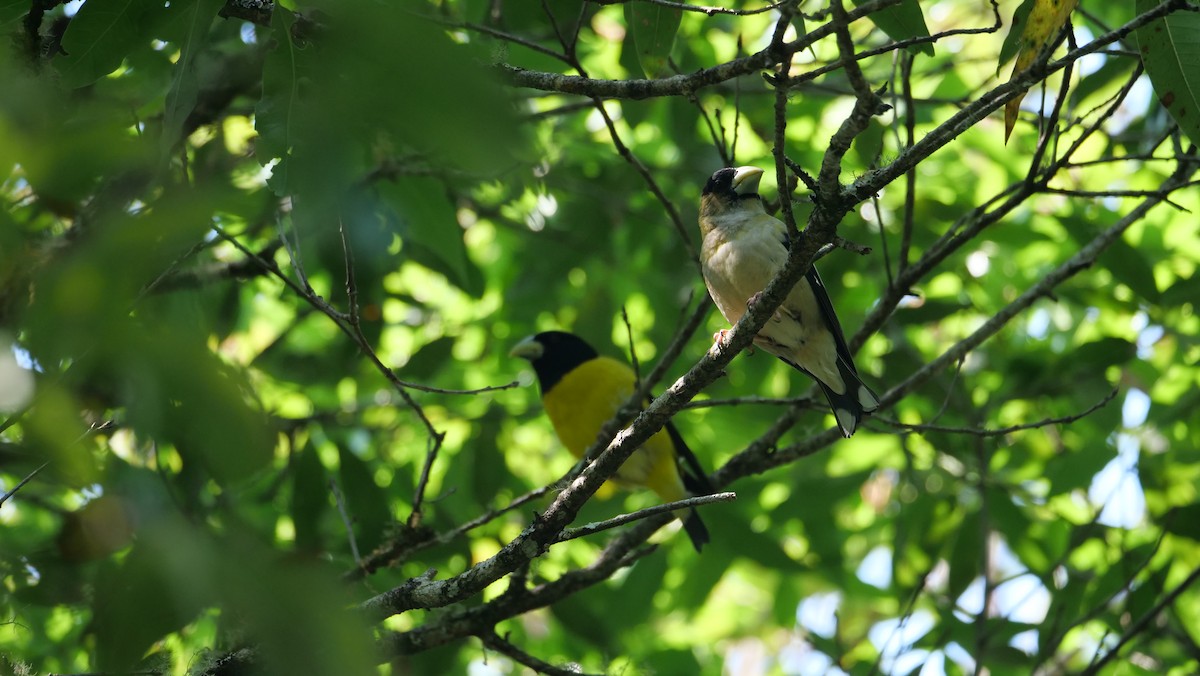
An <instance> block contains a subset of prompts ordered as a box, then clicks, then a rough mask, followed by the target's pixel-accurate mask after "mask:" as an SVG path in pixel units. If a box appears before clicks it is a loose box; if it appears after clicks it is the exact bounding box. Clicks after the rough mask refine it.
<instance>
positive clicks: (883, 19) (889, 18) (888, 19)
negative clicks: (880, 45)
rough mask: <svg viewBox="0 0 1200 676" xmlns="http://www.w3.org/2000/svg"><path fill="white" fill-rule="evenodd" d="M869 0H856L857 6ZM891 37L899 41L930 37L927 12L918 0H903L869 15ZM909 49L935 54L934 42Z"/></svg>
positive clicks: (930, 54)
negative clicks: (923, 11) (925, 12)
mask: <svg viewBox="0 0 1200 676" xmlns="http://www.w3.org/2000/svg"><path fill="white" fill-rule="evenodd" d="M866 3H867V0H854V6H855V7H861V6H862V5H865V4H866ZM868 18H869V19H871V21H872V22H873V23H874V24H875V25H876V26H878V27H879V30H881V31H883V32H884V34H886V35H887V36H888V37H889V38H891V39H893V40H895V41H897V42H899V41H900V40H908V39H910V38H924V37H929V28H928V27H927V26H926V25H925V14H924V13H922V12H921V5H920V3H919V2H918V1H917V0H903V2H901V3H900V4H898V5H892V6H891V7H888V8H885V9H882V10H880V11H878V12H873V13H871V14H870V15H869V16H868ZM908 49H909V51H915V52H920V53H922V54H926V55H929V56H933V55H934V49H933V43H932V42H925V43H921V44H919V45H913V46H911V47H909V48H908Z"/></svg>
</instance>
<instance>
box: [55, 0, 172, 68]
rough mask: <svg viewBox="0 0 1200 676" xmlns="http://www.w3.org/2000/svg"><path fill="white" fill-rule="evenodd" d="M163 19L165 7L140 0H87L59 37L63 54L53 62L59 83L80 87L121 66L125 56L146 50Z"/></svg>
mask: <svg viewBox="0 0 1200 676" xmlns="http://www.w3.org/2000/svg"><path fill="white" fill-rule="evenodd" d="M166 16H167V10H166V4H165V3H161V2H143V1H142V0H88V2H85V3H83V6H82V7H80V8H79V12H78V13H76V14H75V16H74V17H73V18H72V19H71V24H70V26H68V28H67V32H66V33H65V34H64V35H63V41H62V48H63V51H64V52H66V55H65V56H63V57H62V58H61V59H56V61H55V63H56V64H57V67H58V72H59V75H61V76H62V82H63V84H65V85H66V86H68V87H71V88H75V87H82V86H84V85H88V84H91V83H93V82H95V81H96V80H98V79H100V78H102V77H104V76H105V75H108V74H109V73H111V72H113V71H114V70H116V69H117V68H119V67H120V66H121V62H122V61H123V60H124V59H125V56H126V54H128V53H129V51H130V50H132V49H136V48H139V47H141V48H145V49H149V46H150V40H151V38H153V37H155V35H156V34H155V31H156V30H157V29H158V28H159V25H160V23H161V22H162V20H163V19H165V18H166Z"/></svg>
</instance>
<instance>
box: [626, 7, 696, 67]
mask: <svg viewBox="0 0 1200 676" xmlns="http://www.w3.org/2000/svg"><path fill="white" fill-rule="evenodd" d="M624 7H625V25H626V26H627V27H628V29H629V33H630V34H631V35H632V36H633V44H634V47H635V48H636V50H637V58H638V62H639V63H640V64H641V66H642V72H643V73H645V74H646V77H648V78H659V77H667V76H669V75H671V74H672V71H671V66H670V57H671V47H672V46H674V44H675V33H676V32H678V30H679V22H680V20H681V19H682V18H683V10H679V9H675V8H672V7H664V6H662V5H658V4H650V3H641V2H627V3H625V5H624Z"/></svg>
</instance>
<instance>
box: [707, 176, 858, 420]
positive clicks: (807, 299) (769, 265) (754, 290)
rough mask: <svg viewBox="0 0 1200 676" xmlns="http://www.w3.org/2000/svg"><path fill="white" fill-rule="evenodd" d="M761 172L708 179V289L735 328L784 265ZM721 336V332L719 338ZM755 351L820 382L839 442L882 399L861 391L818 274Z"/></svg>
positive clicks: (797, 291) (782, 236) (786, 305)
mask: <svg viewBox="0 0 1200 676" xmlns="http://www.w3.org/2000/svg"><path fill="white" fill-rule="evenodd" d="M762 173H763V172H762V170H761V169H759V168H757V167H738V168H736V169H734V168H726V169H721V170H719V171H717V172H716V173H715V174H713V175H712V178H710V179H708V183H707V184H705V186H704V192H703V194H702V195H701V197H700V235H701V237H703V238H704V243H703V247H702V249H701V251H700V263H701V270H702V272H703V274H704V284H705V285H706V286H707V287H708V293H709V294H710V295H711V296H712V299H713V302H715V303H716V304H717V307H718V308H719V309H720V310H721V314H722V315H725V319H726V320H728V321H729V323H730V324H736V323H737V321H738V320H739V319H741V318H742V315H744V314H746V305H747V304H748V303H749V302H750V301H751V299H752V298H754V297H755V296H757V295H758V294H759V293H761V292H762V290H763V289H764V288H766V286H767V283H768V282H770V281H771V279H772V278H773V277H774V276H775V275H776V273H778V272H779V270H780V268H782V267H783V265H784V263H785V262H786V261H787V256H788V235H787V228H786V226H785V225H784V224H783V221H780V220H779V219H778V218H775V217H774V216H771V215H770V214H768V213H767V212H766V209H764V208H763V204H762V199H761V198H760V197H759V195H758V181H759V179H760V178H761V177H762ZM722 333H724V332H722ZM754 344H755V345H756V346H758V347H760V348H762V349H763V350H766V351H767V352H770V353H771V354H773V355H775V356H776V357H779V358H780V359H781V360H783V361H784V362H786V363H787V364H788V365H790V366H792V367H793V368H796V369H798V370H800V371H803V372H804V373H805V374H807V375H808V376H809V377H811V378H812V379H814V380H816V381H817V384H818V385H820V386H821V391H823V392H824V393H825V397H826V398H827V399H828V400H829V406H830V407H831V408H832V409H833V413H834V416H835V417H836V418H837V423H838V427H840V428H841V430H842V434H844V435H845V436H847V437H849V436H850V435H851V434H854V430H855V428H856V427H857V426H858V424H859V423H860V422H862V418H863V414H864V413H869V412H871V411H874V410H875V409H877V408H879V398H878V397H876V396H875V393H874V392H872V391H871V388H869V387H867V386H866V385H864V384H863V382H862V379H861V378H859V376H858V369H856V368H855V366H854V358H853V357H852V356H851V354H850V349H849V348H847V347H846V338H845V336H844V335H843V334H842V327H841V324H839V323H838V318H837V315H836V314H835V313H834V311H833V303H831V302H830V301H829V293H828V292H827V291H826V290H825V285H824V284H823V283H822V282H821V276H820V275H818V274H817V269H816V267H815V266H814V267H811V268H809V271H808V274H807V275H805V277H804V278H803V279H801V280H800V281H799V282H797V283H796V286H794V287H792V290H791V292H790V293H789V294H788V296H787V298H786V299H784V301H783V305H781V306H780V307H779V309H778V310H777V311H776V312H775V315H774V316H773V317H771V319H769V320H768V321H767V324H766V326H764V327H763V328H762V330H760V331H759V332H758V335H757V336H755V337H754Z"/></svg>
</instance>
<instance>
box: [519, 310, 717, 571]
mask: <svg viewBox="0 0 1200 676" xmlns="http://www.w3.org/2000/svg"><path fill="white" fill-rule="evenodd" d="M509 354H510V355H511V356H513V357H520V358H522V359H527V360H528V361H529V363H530V364H532V365H533V371H534V373H536V374H537V378H538V384H539V385H540V386H541V389H542V405H543V406H544V407H545V409H546V415H548V416H550V422H551V423H552V424H553V425H554V431H555V432H556V433H557V434H558V438H559V440H561V441H562V443H563V445H564V446H566V447H567V450H569V451H571V453H572V454H574V455H575V457H577V458H583V454H584V453H585V452H586V451H587V449H588V447H589V446H591V445H592V443H594V442H595V441H596V435H598V434H599V433H600V428H601V427H603V426H604V423H606V422H608V421H609V420H610V419H611V418H612V417H613V416H614V415H616V413H617V410H618V409H620V408H621V406H622V404H624V403H625V401H626V400H628V399H629V397H630V396H631V395H632V394H633V392H634V389H635V386H636V381H637V378H636V376H635V375H634V372H633V369H631V368H629V366H627V365H625V364H624V363H623V362H620V361H617V360H616V359H613V358H611V357H603V356H600V354H598V353H597V352H596V350H595V349H593V348H592V346H591V345H588V344H587V342H585V341H584V340H583V339H582V338H580V337H579V336H576V335H574V334H571V333H566V332H564V331H546V332H544V333H539V334H537V335H534V336H530V337H528V338H526V339H524V340H522V341H521V342H519V343H517V344H516V346H514V347H513V349H512V351H511V352H510V353H509ZM614 479H615V480H616V481H617V482H618V483H620V484H625V485H628V486H644V487H646V488H649V489H650V490H652V491H654V492H655V493H657V494H658V496H659V497H660V498H662V499H663V500H664V501H666V502H674V501H676V500H682V499H684V498H685V497H687V496H688V495H689V494H690V495H709V494H711V493H713V492H715V491H714V489H713V487H712V485H710V484H709V482H708V477H707V476H706V475H705V473H704V469H703V468H702V467H701V466H700V461H699V460H697V459H696V456H695V454H693V453H692V451H691V449H689V448H688V447H687V444H686V443H684V441H683V437H681V436H680V435H679V431H678V430H677V429H675V425H673V424H672V423H671V422H669V421H668V422H667V424H666V425H665V426H663V428H662V429H661V430H659V431H658V432H656V433H655V434H654V436H652V437H650V438H649V439H648V440H647V441H646V442H645V443H644V444H642V446H641V447H640V448H638V449H637V450H636V451H634V452H633V455H631V456H629V457H628V458H627V459H626V460H625V463H624V464H623V465H621V468H620V469H619V470H617V474H616V476H615V477H614ZM680 519H682V520H683V528H684V530H685V531H687V534H688V537H690V538H691V540H692V545H694V546H695V547H696V551H700V548H701V547H703V546H704V544H705V543H706V542H708V540H709V537H708V529H706V528H705V527H704V523H703V522H702V521H701V520H700V515H699V514H697V513H696V510H695V509H691V510H689V511H688V513H687V514H683V515H680Z"/></svg>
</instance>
